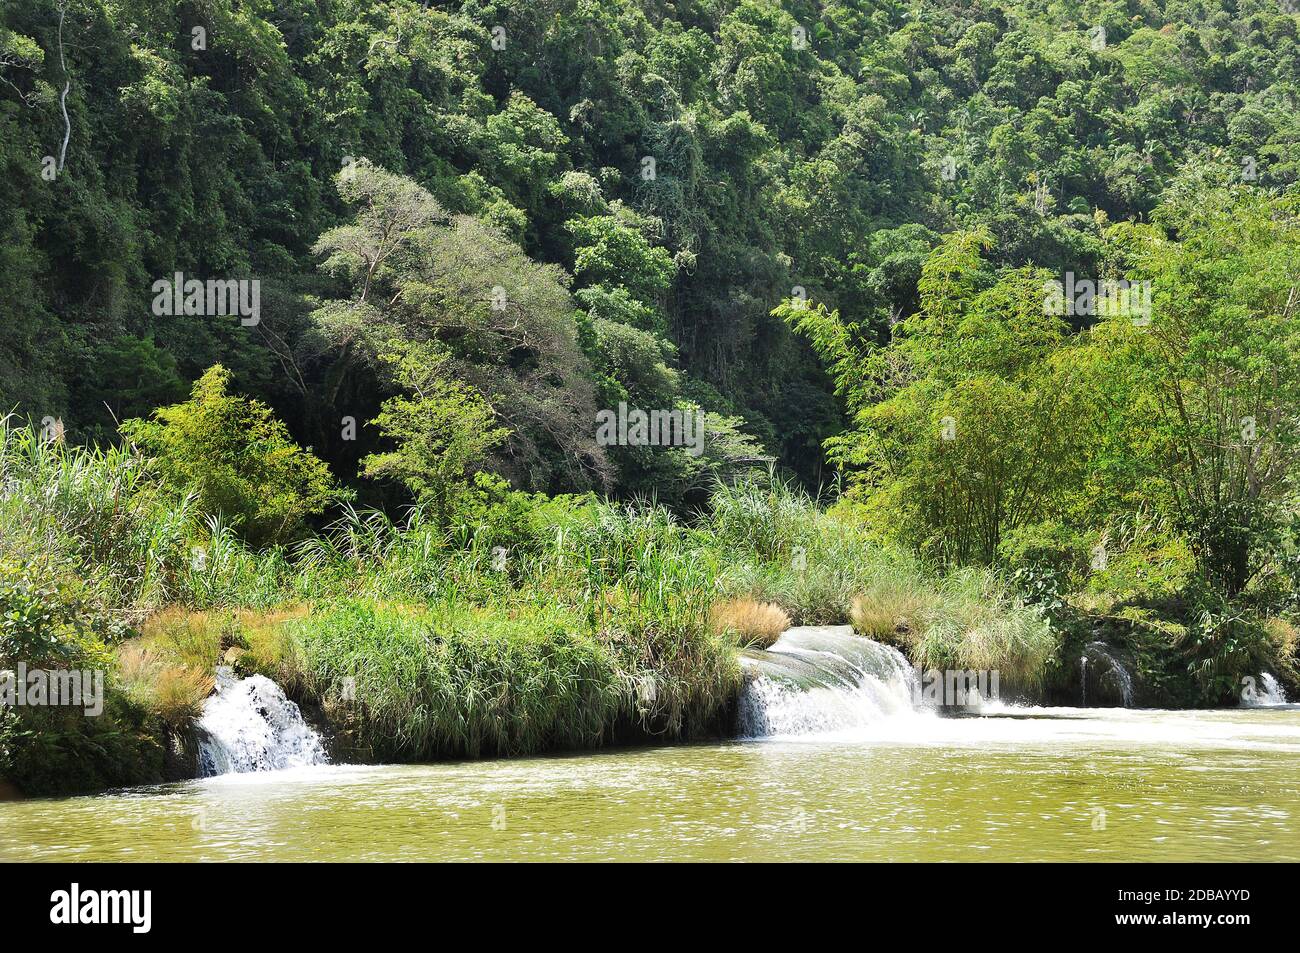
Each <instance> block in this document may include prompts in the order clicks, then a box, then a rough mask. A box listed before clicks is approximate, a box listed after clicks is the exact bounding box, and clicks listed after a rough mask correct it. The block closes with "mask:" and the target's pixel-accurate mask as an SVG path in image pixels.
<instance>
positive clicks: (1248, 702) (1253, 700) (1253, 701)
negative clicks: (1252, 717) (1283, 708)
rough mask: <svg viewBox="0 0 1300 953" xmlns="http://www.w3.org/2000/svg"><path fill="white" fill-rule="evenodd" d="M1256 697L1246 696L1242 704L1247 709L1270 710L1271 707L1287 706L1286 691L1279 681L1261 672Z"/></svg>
mask: <svg viewBox="0 0 1300 953" xmlns="http://www.w3.org/2000/svg"><path fill="white" fill-rule="evenodd" d="M1257 686H1258V687H1256V689H1255V694H1254V696H1253V697H1252V696H1250V695H1245V696H1243V698H1242V700H1241V704H1242V706H1243V707H1245V708H1268V707H1269V706H1271V705H1285V704H1287V700H1286V690H1285V689H1283V688H1282V686H1281V685H1280V684H1278V680H1277V679H1276V678H1274V677H1273V676H1272V675H1270V674H1269V673H1268V672H1261V673H1260V676H1259V680H1258V682H1257Z"/></svg>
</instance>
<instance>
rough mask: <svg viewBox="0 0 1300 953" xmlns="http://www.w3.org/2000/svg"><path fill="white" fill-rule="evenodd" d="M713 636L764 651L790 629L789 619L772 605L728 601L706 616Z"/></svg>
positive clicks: (749, 600) (740, 600)
mask: <svg viewBox="0 0 1300 953" xmlns="http://www.w3.org/2000/svg"><path fill="white" fill-rule="evenodd" d="M709 624H710V627H711V628H712V629H713V632H714V634H715V635H719V636H728V637H730V638H732V639H734V640H735V642H736V644H737V645H740V646H750V647H753V648H760V649H765V648H767V647H768V646H770V645H771V644H772V643H773V642H775V641H776V640H777V639H778V638H780V637H781V633H782V632H784V631H785V630H786V629H788V628H790V616H788V615H787V614H786V612H785V610H784V609H782V608H781V607H780V606H778V605H776V604H775V603H771V602H758V601H756V600H754V599H728V600H727V601H726V602H721V603H718V604H717V605H715V606H714V607H713V609H712V610H711V611H710V613H709Z"/></svg>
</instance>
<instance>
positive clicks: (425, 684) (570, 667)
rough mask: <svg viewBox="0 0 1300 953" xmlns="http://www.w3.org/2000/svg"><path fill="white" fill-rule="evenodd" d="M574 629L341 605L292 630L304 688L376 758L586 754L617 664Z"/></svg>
mask: <svg viewBox="0 0 1300 953" xmlns="http://www.w3.org/2000/svg"><path fill="white" fill-rule="evenodd" d="M580 628H581V623H580V621H579V620H576V619H574V618H572V617H571V616H569V615H567V614H565V613H564V612H561V611H558V610H554V609H551V610H547V609H544V608H539V609H538V610H537V611H536V612H535V613H534V614H532V615H529V616H523V615H518V616H516V617H513V618H512V617H511V616H510V615H508V614H502V613H497V612H491V611H488V610H478V611H471V612H466V613H459V612H455V611H440V610H439V609H438V608H432V609H429V608H424V607H418V608H407V609H402V608H400V607H391V606H381V605H375V604H370V603H364V602H354V603H346V604H341V605H338V606H336V607H334V608H333V609H331V610H330V611H327V612H325V613H322V614H320V615H317V616H313V617H312V618H310V619H307V620H304V621H302V622H300V623H297V625H296V626H295V629H294V635H295V639H296V641H297V643H298V645H299V647H300V649H301V652H302V665H303V679H304V684H305V686H306V688H307V690H308V691H309V692H310V693H311V694H312V695H313V696H314V697H316V698H317V699H319V700H320V701H321V702H322V704H323V706H324V708H325V710H326V712H327V714H328V715H329V717H330V718H331V721H333V722H334V723H335V724H336V725H338V726H340V727H341V728H342V729H343V732H344V733H345V734H346V735H347V736H348V737H350V738H351V740H352V744H353V747H354V748H356V749H359V753H361V754H362V755H363V756H365V757H369V758H376V759H403V760H406V759H410V760H419V759H429V758H439V757H478V756H481V755H507V754H526V753H530V752H535V751H541V750H545V749H548V748H562V747H573V748H578V747H588V746H591V745H594V744H598V743H599V742H600V741H601V740H602V738H603V737H605V734H606V730H607V727H608V725H609V724H610V723H611V722H612V720H613V717H614V715H615V713H616V711H617V708H618V679H617V672H616V670H615V667H614V664H613V660H612V659H611V658H610V656H609V654H608V653H607V652H606V651H605V650H604V649H603V648H602V646H601V645H600V644H599V642H598V641H596V640H594V639H592V638H590V637H585V636H582V635H579V634H577V630H579V629H580Z"/></svg>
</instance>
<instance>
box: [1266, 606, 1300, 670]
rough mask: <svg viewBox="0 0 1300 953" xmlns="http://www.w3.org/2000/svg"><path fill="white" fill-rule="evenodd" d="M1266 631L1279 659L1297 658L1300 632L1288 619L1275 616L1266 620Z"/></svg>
mask: <svg viewBox="0 0 1300 953" xmlns="http://www.w3.org/2000/svg"><path fill="white" fill-rule="evenodd" d="M1264 631H1265V632H1266V633H1267V634H1268V640H1269V641H1270V642H1271V643H1273V648H1274V650H1275V651H1276V652H1277V657H1278V658H1279V659H1283V660H1291V659H1294V658H1295V650H1296V643H1297V642H1298V641H1300V630H1297V629H1296V627H1295V626H1294V625H1292V624H1291V623H1290V622H1288V621H1287V620H1286V619H1283V618H1280V617H1278V616H1273V617H1272V618H1269V619H1265V620H1264Z"/></svg>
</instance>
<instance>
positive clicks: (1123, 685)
mask: <svg viewBox="0 0 1300 953" xmlns="http://www.w3.org/2000/svg"><path fill="white" fill-rule="evenodd" d="M1089 658H1092V659H1096V660H1098V662H1099V663H1100V666H1099V669H1098V675H1097V678H1098V679H1099V680H1100V681H1103V682H1109V684H1110V685H1111V686H1112V687H1113V688H1114V689H1115V690H1116V691H1117V692H1118V693H1119V697H1120V700H1121V701H1122V702H1123V704H1124V707H1125V708H1132V707H1133V676H1132V675H1130V674H1129V671H1128V669H1127V668H1125V667H1124V663H1123V662H1121V661H1120V660H1119V659H1118V658H1116V657H1115V656H1114V654H1113V653H1112V652H1111V649H1110V646H1109V645H1107V644H1106V643H1105V642H1089V643H1088V644H1087V645H1086V646H1084V649H1083V657H1082V658H1081V659H1079V667H1080V673H1081V674H1080V680H1081V682H1082V690H1081V691H1082V694H1081V698H1082V701H1081V704H1083V705H1084V706H1085V707H1086V706H1087V704H1088V659H1089Z"/></svg>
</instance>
